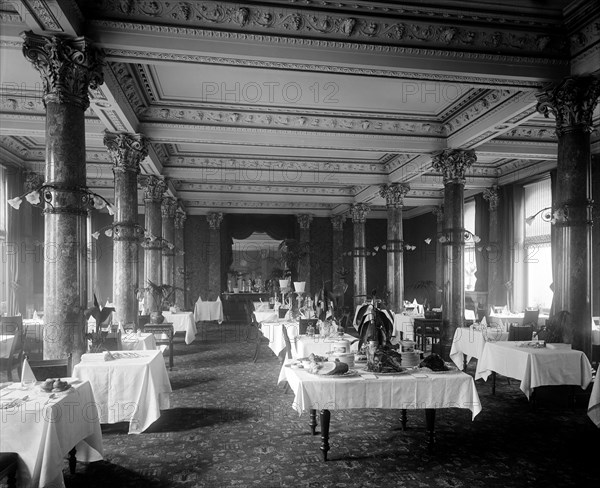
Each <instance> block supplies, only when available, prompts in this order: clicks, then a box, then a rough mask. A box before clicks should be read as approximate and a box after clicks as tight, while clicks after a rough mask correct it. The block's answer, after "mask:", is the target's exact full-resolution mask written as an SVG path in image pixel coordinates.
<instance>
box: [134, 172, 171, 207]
mask: <svg viewBox="0 0 600 488" xmlns="http://www.w3.org/2000/svg"><path fill="white" fill-rule="evenodd" d="M139 183H140V186H141V187H142V190H144V200H149V201H155V202H160V201H161V200H162V198H163V194H164V193H165V191H166V190H167V184H166V183H165V181H164V179H163V178H162V177H159V176H154V175H146V176H142V177H140V178H139Z"/></svg>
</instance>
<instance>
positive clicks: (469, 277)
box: [464, 200, 477, 291]
mask: <svg viewBox="0 0 600 488" xmlns="http://www.w3.org/2000/svg"><path fill="white" fill-rule="evenodd" d="M464 224H465V230H468V231H469V232H471V233H472V234H475V200H471V201H469V202H465V207H464ZM476 272H477V261H476V259H475V242H473V239H466V241H465V290H466V291H473V290H475V282H476V281H477V276H475V273H476Z"/></svg>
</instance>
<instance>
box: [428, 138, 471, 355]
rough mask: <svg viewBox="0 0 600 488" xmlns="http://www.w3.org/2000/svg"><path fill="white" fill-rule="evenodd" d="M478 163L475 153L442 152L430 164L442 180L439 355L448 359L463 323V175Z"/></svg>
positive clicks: (461, 151)
mask: <svg viewBox="0 0 600 488" xmlns="http://www.w3.org/2000/svg"><path fill="white" fill-rule="evenodd" d="M476 160H477V157H476V156H475V151H473V150H463V149H445V150H444V151H442V152H441V153H439V154H438V155H436V156H435V157H434V158H433V160H432V164H433V167H434V169H436V170H438V171H439V172H441V173H442V175H443V178H444V229H443V235H442V237H441V240H442V244H443V254H444V257H443V263H444V278H443V290H444V292H443V311H442V320H443V326H442V328H443V331H442V340H441V349H440V351H439V352H440V354H441V355H442V356H443V357H444V359H449V355H450V347H451V345H452V340H453V339H454V331H455V330H456V329H457V327H462V326H463V325H464V322H465V314H464V308H465V269H464V267H465V266H464V262H465V258H464V249H465V229H464V193H465V172H466V170H467V169H468V168H469V167H471V166H472V165H473V163H474V162H475V161H476Z"/></svg>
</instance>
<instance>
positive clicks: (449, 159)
mask: <svg viewBox="0 0 600 488" xmlns="http://www.w3.org/2000/svg"><path fill="white" fill-rule="evenodd" d="M475 161H477V156H476V155H475V151H474V150H473V149H444V150H443V151H442V152H441V153H439V154H436V155H435V156H433V158H432V161H431V164H432V166H433V168H434V169H436V170H438V171H439V172H440V173H442V175H443V177H444V185H445V184H446V183H450V182H452V183H462V184H464V183H465V172H466V171H467V169H469V168H470V167H471V166H472V165H473V163H474V162H475Z"/></svg>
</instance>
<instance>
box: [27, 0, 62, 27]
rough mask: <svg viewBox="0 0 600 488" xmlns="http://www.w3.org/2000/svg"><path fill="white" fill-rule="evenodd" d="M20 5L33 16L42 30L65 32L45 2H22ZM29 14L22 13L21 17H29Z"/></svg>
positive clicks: (41, 0) (42, 0) (31, 0)
mask: <svg viewBox="0 0 600 488" xmlns="http://www.w3.org/2000/svg"><path fill="white" fill-rule="evenodd" d="M20 4H21V6H22V7H23V8H25V9H26V10H27V13H29V14H30V15H31V16H33V18H34V19H35V21H36V22H37V23H38V25H39V26H40V27H41V28H42V30H44V31H55V32H63V31H64V29H63V28H62V27H61V25H60V22H59V21H58V20H57V19H56V17H55V16H54V13H53V12H52V10H51V9H50V7H49V6H48V4H47V3H46V2H45V1H44V0H21V2H20ZM27 13H25V12H22V13H21V17H23V15H27Z"/></svg>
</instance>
